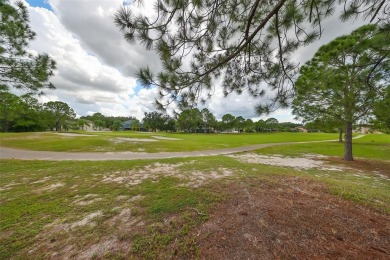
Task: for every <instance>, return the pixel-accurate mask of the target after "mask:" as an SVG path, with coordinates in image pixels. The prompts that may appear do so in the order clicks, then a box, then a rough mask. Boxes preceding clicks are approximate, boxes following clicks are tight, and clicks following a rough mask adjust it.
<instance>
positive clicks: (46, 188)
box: [39, 182, 65, 191]
mask: <svg viewBox="0 0 390 260" xmlns="http://www.w3.org/2000/svg"><path fill="white" fill-rule="evenodd" d="M63 186H65V184H64V183H61V182H58V183H54V184H52V185H49V186H46V187H44V188H42V189H39V191H52V190H55V189H57V188H60V187H63Z"/></svg>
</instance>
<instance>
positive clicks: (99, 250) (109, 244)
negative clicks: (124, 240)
mask: <svg viewBox="0 0 390 260" xmlns="http://www.w3.org/2000/svg"><path fill="white" fill-rule="evenodd" d="M118 244H119V241H118V239H116V238H113V239H110V240H106V241H103V242H100V243H98V244H95V245H92V246H91V247H89V248H88V249H86V250H85V251H84V252H83V253H82V254H81V255H79V256H78V257H77V259H94V258H97V257H99V258H100V257H103V256H104V254H105V253H106V252H113V251H117V250H118ZM103 258H104V257H103Z"/></svg>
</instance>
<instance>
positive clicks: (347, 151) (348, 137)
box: [343, 122, 353, 161]
mask: <svg viewBox="0 0 390 260" xmlns="http://www.w3.org/2000/svg"><path fill="white" fill-rule="evenodd" d="M344 139H345V143H344V158H343V159H344V160H346V161H353V156H352V122H346V123H345V137H344Z"/></svg>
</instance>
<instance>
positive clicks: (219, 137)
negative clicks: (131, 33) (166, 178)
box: [0, 131, 337, 153]
mask: <svg viewBox="0 0 390 260" xmlns="http://www.w3.org/2000/svg"><path fill="white" fill-rule="evenodd" d="M93 134H94V136H91V137H86V136H62V135H58V134H56V133H0V140H1V146H5V147H13V148H20V149H28V150H38V151H69V152H114V151H133V152H152V153H153V152H179V151H197V150H209V149H221V148H229V147H239V146H246V145H253V144H261V143H279V142H301V141H319V140H335V139H337V134H325V133H261V134H259V133H253V134H246V133H242V134H176V133H175V134H167V133H139V132H124V131H120V132H97V133H93ZM152 136H163V137H168V138H175V139H180V140H161V139H155V138H153V137H152ZM121 138H122V139H121ZM123 138H140V139H147V138H149V139H153V140H156V141H155V142H135V141H134V140H133V139H132V140H126V139H123Z"/></svg>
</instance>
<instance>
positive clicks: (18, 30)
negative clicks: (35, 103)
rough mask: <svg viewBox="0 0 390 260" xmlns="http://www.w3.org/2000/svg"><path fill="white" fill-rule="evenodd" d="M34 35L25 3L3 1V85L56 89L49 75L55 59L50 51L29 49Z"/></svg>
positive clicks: (30, 89)
mask: <svg viewBox="0 0 390 260" xmlns="http://www.w3.org/2000/svg"><path fill="white" fill-rule="evenodd" d="M34 38H35V33H34V32H33V31H32V30H31V28H30V26H29V16H28V12H27V8H26V7H25V6H24V5H23V3H22V2H16V3H15V5H11V4H10V3H8V1H5V0H0V80H1V82H0V87H1V88H2V89H10V88H16V89H21V90H23V91H25V92H27V93H30V94H33V93H34V94H35V93H38V94H39V93H41V91H42V89H44V88H49V89H53V88H54V86H53V84H51V83H50V82H49V77H50V76H52V75H53V71H54V70H55V62H54V60H52V59H51V58H50V57H49V56H48V55H47V54H38V55H33V54H31V53H29V52H28V51H27V50H26V49H27V47H28V43H29V42H30V41H31V40H33V39H34Z"/></svg>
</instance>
